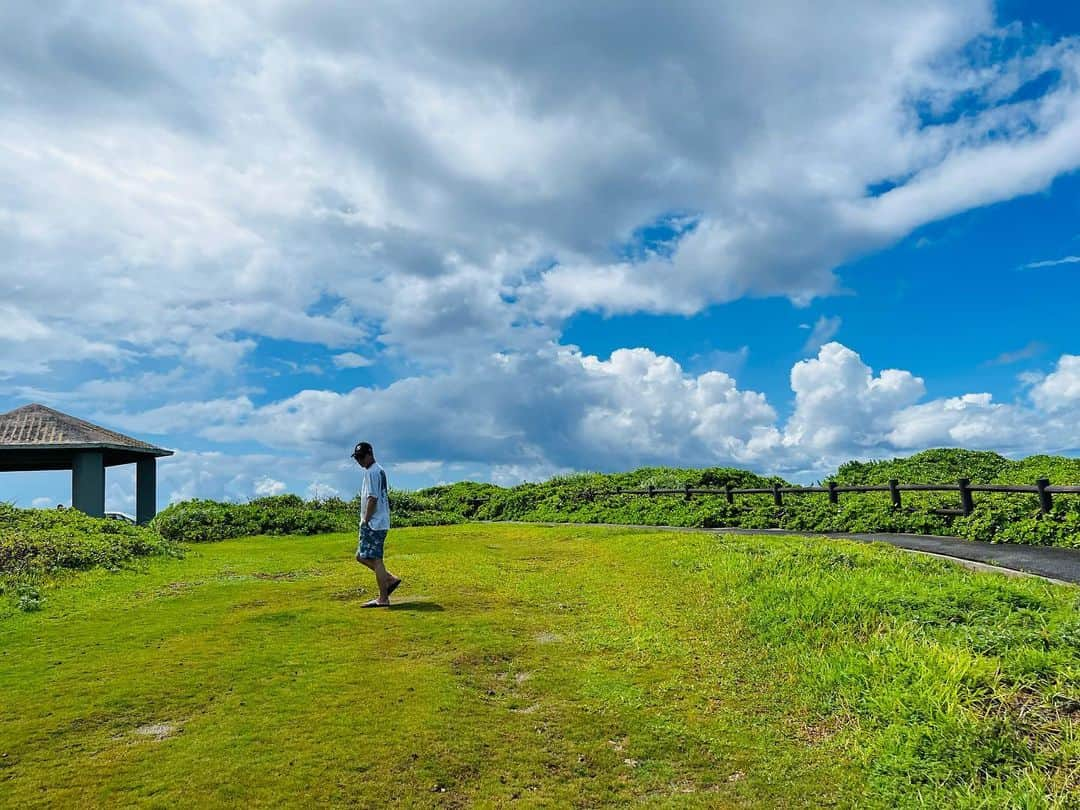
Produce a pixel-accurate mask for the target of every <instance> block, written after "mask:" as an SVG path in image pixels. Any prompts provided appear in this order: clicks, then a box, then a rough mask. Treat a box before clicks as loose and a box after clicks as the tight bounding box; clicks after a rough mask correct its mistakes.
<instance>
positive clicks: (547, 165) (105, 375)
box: [0, 0, 1080, 511]
mask: <svg viewBox="0 0 1080 810" xmlns="http://www.w3.org/2000/svg"><path fill="white" fill-rule="evenodd" d="M495 6H505V8H493V7H492V5H491V4H482V3H476V4H474V3H470V2H465V3H462V4H460V6H458V7H455V10H454V13H450V12H449V11H448V10H446V9H445V8H443V7H442V6H441V5H439V4H432V5H430V6H427V7H424V8H422V9H421V7H419V6H417V7H410V8H406V9H403V8H400V7H398V6H397V5H396V4H393V3H386V4H383V3H374V4H372V6H371V7H370V8H369V9H368V12H367V13H365V14H364V15H358V14H356V13H354V11H353V10H352V7H351V6H350V5H349V4H339V3H330V2H319V3H297V2H287V1H286V0H281V1H280V2H273V3H268V4H263V5H261V6H259V7H257V8H255V7H253V8H247V9H245V8H240V7H233V8H230V9H229V10H228V11H227V12H221V13H217V12H215V13H214V14H210V13H209V12H208V11H207V10H206V9H202V8H199V7H196V6H191V5H188V4H184V3H170V2H159V3H153V4H147V5H144V6H141V7H138V8H135V7H126V8H120V7H113V8H110V10H109V11H107V12H102V11H101V10H100V9H97V8H94V7H91V6H89V5H87V4H83V3H75V2H55V3H46V4H41V5H38V6H35V7H33V8H30V7H25V8H8V9H5V10H3V11H0V31H2V32H3V33H0V54H2V55H0V102H2V103H3V104H4V107H5V110H7V111H8V113H6V115H5V119H4V121H3V122H0V285H2V288H3V293H4V294H3V297H2V298H0V324H2V325H0V410H7V409H10V408H15V407H18V406H20V405H23V404H26V403H28V402H41V403H43V404H46V405H50V406H52V407H55V408H58V409H59V410H62V411H66V412H69V413H74V414H76V415H79V416H82V417H84V418H88V419H91V420H92V421H97V422H99V423H101V424H105V425H107V426H109V427H111V428H114V429H117V430H121V431H123V432H127V433H130V434H133V435H136V436H139V437H141V438H145V439H148V440H151V441H156V442H158V443H160V444H162V445H164V446H167V447H169V448H172V449H175V450H176V451H177V454H176V456H174V457H173V458H172V459H169V460H168V461H165V462H163V463H162V465H161V471H160V476H161V487H160V492H159V500H160V502H161V505H164V504H165V503H167V502H169V501H170V500H177V499H181V498H186V497H195V496H200V497H214V498H230V499H236V500H243V499H246V498H250V497H252V496H254V495H257V494H267V493H274V492H283V491H295V492H298V493H301V494H312V493H314V492H315V491H318V492H319V493H321V494H326V493H332V492H339V493H341V494H344V495H349V494H351V492H352V490H353V489H354V488H355V484H356V482H355V470H354V469H353V468H351V467H350V464H349V461H348V459H347V454H348V450H349V448H351V445H352V443H353V442H354V441H356V440H358V439H361V438H365V439H368V440H371V441H373V442H374V444H375V446H376V449H377V452H378V453H379V455H380V457H381V460H383V461H384V462H385V463H386V464H387V466H388V467H389V469H390V471H391V477H392V480H393V482H394V483H395V484H397V485H398V486H407V487H416V486H424V485H428V484H432V483H436V482H440V481H450V480H457V479H460V478H475V479H481V480H494V481H496V482H499V483H504V484H509V483H514V482H518V481H521V480H525V479H530V480H531V479H537V478H543V477H546V476H549V475H552V474H556V473H564V472H568V471H571V470H580V469H603V470H614V469H626V468H630V467H634V466H639V465H642V464H664V463H666V464H674V465H687V466H705V465H714V464H715V465H734V466H740V467H748V468H751V469H755V470H758V471H761V472H777V473H780V474H783V475H786V476H788V477H789V478H792V479H794V480H803V481H811V480H815V479H816V478H817V477H820V475H822V474H824V473H826V472H828V471H829V470H830V469H832V468H834V467H835V465H836V464H837V463H839V462H841V461H843V460H846V459H848V458H878V457H888V456H893V455H903V454H909V453H912V452H916V451H917V450H920V449H924V448H926V447H932V446H963V447H972V448H985V449H995V450H998V451H1000V452H1004V453H1007V454H1008V455H1011V456H1019V455H1026V454H1030V453H1038V452H1053V453H1064V454H1069V455H1075V454H1077V453H1080V430H1078V428H1077V425H1078V424H1080V419H1078V418H1077V417H1078V416H1080V341H1078V335H1080V329H1078V328H1077V326H1076V321H1075V315H1074V311H1075V302H1076V300H1077V299H1078V293H1080V259H1078V258H1077V257H1080V217H1078V214H1080V177H1078V175H1077V169H1078V168H1080V11H1077V10H1076V9H1075V8H1074V7H1073V6H1072V5H1070V4H1062V3H1051V2H1041V3H1022V2H1008V3H998V4H994V3H990V2H986V1H985V0H958V1H957V2H945V1H944V0H940V2H939V0H919V2H910V3H905V2H884V0H882V2H862V3H858V4H855V3H850V2H840V1H839V0H837V2H831V3H822V4H815V5H814V7H813V8H808V7H807V6H806V4H802V3H793V2H786V0H768V1H767V2H763V3H760V4H757V5H756V6H755V7H754V8H753V9H750V8H745V7H744V8H742V9H736V10H731V9H721V8H719V7H717V8H709V7H707V6H704V5H702V4H697V3H686V4H683V3H672V4H670V5H669V6H666V7H665V8H664V10H663V12H661V11H659V10H658V8H657V7H656V6H655V5H654V4H645V3H642V4H621V5H620V6H619V7H618V8H610V9H606V8H604V7H596V8H595V9H593V10H592V11H590V12H589V13H588V14H584V13H583V12H582V11H581V9H580V8H579V7H578V6H577V4H573V3H566V4H562V3H551V4H547V5H546V6H545V10H544V11H543V13H541V11H540V10H539V9H538V8H536V7H533V6H531V5H530V4H520V3H517V4H515V3H496V4H495ZM567 31H573V32H574V36H571V37H568V36H567V35H566V32H567ZM778 45H782V46H783V47H778ZM0 498H3V499H10V500H15V501H17V502H18V503H20V504H22V505H30V504H34V503H36V504H38V505H48V504H55V503H57V502H66V501H68V500H69V498H70V493H69V491H68V483H67V479H66V477H65V476H64V475H63V474H35V475H14V474H4V475H3V476H0ZM108 498H109V502H110V506H111V507H112V508H119V509H125V510H127V511H131V508H130V507H131V503H132V492H131V472H130V471H126V470H117V471H115V472H114V473H111V474H110V479H109V493H108Z"/></svg>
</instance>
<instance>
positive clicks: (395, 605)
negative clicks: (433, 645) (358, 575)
mask: <svg viewBox="0 0 1080 810" xmlns="http://www.w3.org/2000/svg"><path fill="white" fill-rule="evenodd" d="M374 595H375V596H377V595H378V594H374ZM371 597H372V594H371V593H369V592H368V591H354V590H348V591H339V592H338V593H334V594H331V595H330V598H331V599H334V600H336V601H338V602H366V601H367V600H368V599H371ZM377 609H378V610H413V611H416V612H417V613H425V612H426V613H436V612H437V613H441V612H442V611H443V610H445V608H444V607H443V606H442V605H440V604H439V603H438V602H426V601H423V600H415V601H404V602H391V603H390V607H388V608H377Z"/></svg>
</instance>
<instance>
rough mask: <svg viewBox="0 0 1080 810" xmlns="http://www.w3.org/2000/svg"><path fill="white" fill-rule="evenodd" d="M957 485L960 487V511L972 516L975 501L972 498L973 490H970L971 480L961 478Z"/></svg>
mask: <svg viewBox="0 0 1080 810" xmlns="http://www.w3.org/2000/svg"><path fill="white" fill-rule="evenodd" d="M956 483H957V485H958V486H959V487H960V509H961V511H963V513H964V514H965V515H970V514H971V513H972V512H973V511H975V499H974V498H972V497H971V490H970V489H968V485H969V484H970V483H971V479H970V478H961V479H960V480H959V481H957V482H956Z"/></svg>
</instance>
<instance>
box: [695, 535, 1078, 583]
mask: <svg viewBox="0 0 1080 810" xmlns="http://www.w3.org/2000/svg"><path fill="white" fill-rule="evenodd" d="M713 531H715V532H720V533H722V534H784V535H793V536H799V537H836V538H840V539H843V540H857V541H859V542H861V543H888V544H889V545H891V546H896V547H898V548H905V549H908V550H909V551H922V552H926V553H927V554H936V555H939V556H942V557H949V558H951V559H954V560H965V561H969V562H974V563H982V564H984V565H989V566H993V567H995V568H1005V569H1011V570H1013V571H1022V572H1024V573H1026V574H1036V575H1038V576H1040V577H1045V578H1047V579H1053V580H1057V581H1058V582H1068V583H1073V584H1076V583H1080V550H1078V549H1072V548H1052V547H1049V546H1019V545H1015V544H1013V543H984V542H981V541H979V540H961V539H959V538H956V537H934V536H931V535H925V534H843V533H840V532H794V531H786V530H784V529H713Z"/></svg>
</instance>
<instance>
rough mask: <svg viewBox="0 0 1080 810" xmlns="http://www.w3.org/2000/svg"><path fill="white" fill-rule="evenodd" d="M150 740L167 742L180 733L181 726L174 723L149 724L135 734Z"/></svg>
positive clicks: (140, 727)
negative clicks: (166, 740)
mask: <svg viewBox="0 0 1080 810" xmlns="http://www.w3.org/2000/svg"><path fill="white" fill-rule="evenodd" d="M133 733H134V734H136V735H137V736H139V737H145V738H146V739H148V740H165V739H168V738H169V737H173V736H175V735H177V734H179V733H180V726H178V725H176V724H174V723H147V724H146V725H143V726H139V727H138V728H136V729H135V731H134V732H133Z"/></svg>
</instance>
